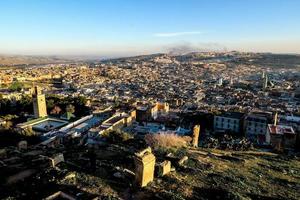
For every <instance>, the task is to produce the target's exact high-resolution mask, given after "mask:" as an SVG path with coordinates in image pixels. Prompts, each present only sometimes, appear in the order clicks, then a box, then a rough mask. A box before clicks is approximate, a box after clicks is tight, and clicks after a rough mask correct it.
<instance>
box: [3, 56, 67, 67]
mask: <svg viewBox="0 0 300 200" xmlns="http://www.w3.org/2000/svg"><path fill="white" fill-rule="evenodd" d="M66 62H70V60H68V59H63V58H59V57H55V56H21V55H0V66H1V65H2V66H5V65H30V64H50V63H66Z"/></svg>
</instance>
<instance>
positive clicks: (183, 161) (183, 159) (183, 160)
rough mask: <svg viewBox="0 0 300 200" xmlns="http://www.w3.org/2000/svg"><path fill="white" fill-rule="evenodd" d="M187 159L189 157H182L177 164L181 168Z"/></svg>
mask: <svg viewBox="0 0 300 200" xmlns="http://www.w3.org/2000/svg"><path fill="white" fill-rule="evenodd" d="M188 159H189V157H187V156H183V157H182V158H181V159H180V160H179V161H178V164H179V165H180V166H181V165H183V164H184V163H185V161H187V160H188Z"/></svg>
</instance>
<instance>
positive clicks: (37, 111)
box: [32, 86, 47, 118]
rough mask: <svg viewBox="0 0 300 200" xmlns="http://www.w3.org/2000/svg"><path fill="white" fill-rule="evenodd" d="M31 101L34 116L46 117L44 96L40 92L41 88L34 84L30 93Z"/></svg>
mask: <svg viewBox="0 0 300 200" xmlns="http://www.w3.org/2000/svg"><path fill="white" fill-rule="evenodd" d="M32 102H33V112H34V117H35V118H40V117H46V116H47V107H46V98H45V95H44V94H42V91H41V88H40V87H38V86H35V87H34V89H33V94H32Z"/></svg>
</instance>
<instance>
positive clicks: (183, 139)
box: [145, 132, 191, 149]
mask: <svg viewBox="0 0 300 200" xmlns="http://www.w3.org/2000/svg"><path fill="white" fill-rule="evenodd" d="M145 141H146V143H147V144H148V145H149V146H151V147H152V148H154V149H159V148H174V147H175V148H180V147H186V146H188V144H189V142H190V141H191V138H190V137H188V136H179V135H177V134H175V133H173V132H167V133H158V134H147V135H145Z"/></svg>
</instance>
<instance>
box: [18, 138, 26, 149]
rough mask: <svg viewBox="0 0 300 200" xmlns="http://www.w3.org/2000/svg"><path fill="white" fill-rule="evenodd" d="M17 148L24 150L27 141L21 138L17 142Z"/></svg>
mask: <svg viewBox="0 0 300 200" xmlns="http://www.w3.org/2000/svg"><path fill="white" fill-rule="evenodd" d="M18 149H19V150H20V151H21V150H26V149H27V141H26V140H22V141H20V142H19V143H18Z"/></svg>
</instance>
